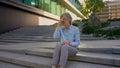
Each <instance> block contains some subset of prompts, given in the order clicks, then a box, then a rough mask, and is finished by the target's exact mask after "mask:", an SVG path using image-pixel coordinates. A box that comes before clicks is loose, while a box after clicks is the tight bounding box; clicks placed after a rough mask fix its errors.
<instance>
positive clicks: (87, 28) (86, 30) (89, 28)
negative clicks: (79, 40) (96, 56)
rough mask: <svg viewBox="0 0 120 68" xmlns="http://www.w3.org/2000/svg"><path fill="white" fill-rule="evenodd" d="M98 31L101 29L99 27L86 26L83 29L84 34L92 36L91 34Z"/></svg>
mask: <svg viewBox="0 0 120 68" xmlns="http://www.w3.org/2000/svg"><path fill="white" fill-rule="evenodd" d="M98 29H100V27H98V26H90V25H85V26H84V27H83V29H82V33H84V34H91V33H94V32H95V31H96V30H98Z"/></svg>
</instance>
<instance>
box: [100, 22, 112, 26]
mask: <svg viewBox="0 0 120 68" xmlns="http://www.w3.org/2000/svg"><path fill="white" fill-rule="evenodd" d="M109 25H110V22H109V21H103V22H102V23H101V27H107V26H109Z"/></svg>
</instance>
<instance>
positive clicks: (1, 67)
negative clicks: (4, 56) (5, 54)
mask: <svg viewBox="0 0 120 68" xmlns="http://www.w3.org/2000/svg"><path fill="white" fill-rule="evenodd" d="M0 68H30V67H26V66H22V65H17V64H12V63H7V62H0Z"/></svg>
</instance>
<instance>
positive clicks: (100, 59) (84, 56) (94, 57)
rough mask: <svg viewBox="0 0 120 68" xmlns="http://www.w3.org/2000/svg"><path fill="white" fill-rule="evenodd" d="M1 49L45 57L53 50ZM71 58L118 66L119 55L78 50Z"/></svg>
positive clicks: (50, 54) (119, 64) (49, 55)
mask: <svg viewBox="0 0 120 68" xmlns="http://www.w3.org/2000/svg"><path fill="white" fill-rule="evenodd" d="M3 50H4V51H9V52H10V51H11V52H17V53H23V54H30V55H37V56H45V57H52V55H53V51H54V50H53V49H43V48H42V49H41V48H31V49H30V48H29V49H22V50H20V49H19V50H17V49H16V50H14V49H7V50H6V49H3ZM70 59H71V58H70ZM72 60H75V61H84V62H92V63H99V64H107V65H114V66H120V55H113V54H101V53H90V52H82V51H79V52H78V54H77V56H76V57H72Z"/></svg>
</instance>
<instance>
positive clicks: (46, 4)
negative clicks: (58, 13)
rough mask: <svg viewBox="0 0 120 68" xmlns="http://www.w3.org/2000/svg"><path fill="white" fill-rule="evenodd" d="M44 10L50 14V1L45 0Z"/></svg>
mask: <svg viewBox="0 0 120 68" xmlns="http://www.w3.org/2000/svg"><path fill="white" fill-rule="evenodd" d="M43 9H44V10H46V11H48V12H50V0H44V5H43Z"/></svg>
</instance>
